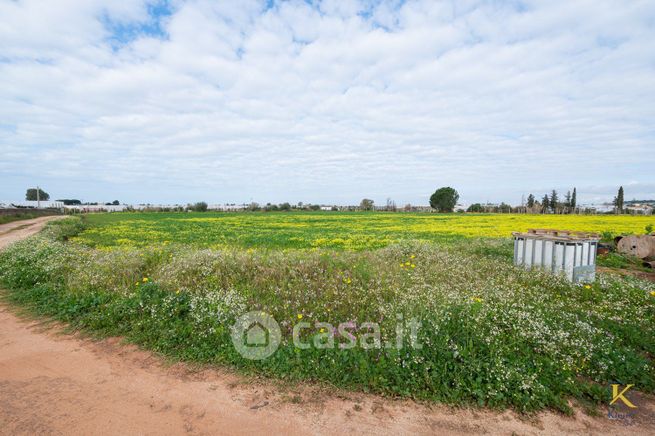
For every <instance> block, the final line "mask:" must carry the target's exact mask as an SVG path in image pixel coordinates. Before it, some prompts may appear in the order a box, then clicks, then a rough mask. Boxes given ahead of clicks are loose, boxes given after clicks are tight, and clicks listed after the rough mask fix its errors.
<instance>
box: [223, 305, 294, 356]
mask: <svg viewBox="0 0 655 436" xmlns="http://www.w3.org/2000/svg"><path fill="white" fill-rule="evenodd" d="M281 337H282V334H281V332H280V326H279V325H278V323H277V321H275V318H273V317H272V316H271V315H269V314H268V313H266V312H261V311H254V312H248V313H246V314H243V315H241V316H240V317H239V318H237V320H236V322H235V323H234V325H233V326H232V343H233V344H234V348H236V350H237V351H238V352H239V354H241V356H243V357H245V358H246V359H251V360H262V359H266V358H267V357H269V356H271V355H272V354H273V353H275V351H276V350H277V347H278V346H279V345H280V340H281Z"/></svg>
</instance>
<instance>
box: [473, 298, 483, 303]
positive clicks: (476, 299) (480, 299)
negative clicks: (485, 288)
mask: <svg viewBox="0 0 655 436" xmlns="http://www.w3.org/2000/svg"><path fill="white" fill-rule="evenodd" d="M471 300H473V301H475V302H476V303H482V298H480V297H471Z"/></svg>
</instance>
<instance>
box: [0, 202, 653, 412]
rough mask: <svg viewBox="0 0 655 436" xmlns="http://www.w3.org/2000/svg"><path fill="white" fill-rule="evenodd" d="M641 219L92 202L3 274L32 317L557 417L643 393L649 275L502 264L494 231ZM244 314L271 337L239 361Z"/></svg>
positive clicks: (370, 387) (285, 374) (21, 251)
mask: <svg viewBox="0 0 655 436" xmlns="http://www.w3.org/2000/svg"><path fill="white" fill-rule="evenodd" d="M646 221H647V220H645V219H644V218H641V217H639V218H635V217H609V216H588V217H587V216H582V217H579V216H563V217H559V216H507V215H505V216H499V215H479V216H478V215H476V216H460V215H428V214H425V215H420V214H407V215H405V214H376V213H370V214H367V213H361V214H333V213H317V214H311V213H307V214H305V213H299V214H285V213H279V214H265V213H258V214H194V213H188V214H104V215H93V216H90V217H89V218H88V219H87V220H86V222H83V221H82V220H80V219H79V218H70V219H67V220H64V221H61V222H56V223H52V224H50V225H49V226H48V227H47V228H46V231H45V232H43V233H42V234H40V235H38V236H36V237H34V238H32V239H30V240H26V241H23V242H20V243H17V244H15V245H13V246H11V247H9V248H8V249H6V250H5V251H3V252H0V282H1V283H2V285H3V286H4V287H6V288H7V289H8V290H7V291H6V293H5V297H6V298H7V299H8V300H9V301H11V302H13V303H15V304H20V305H22V306H23V307H27V308H29V309H30V310H32V311H33V312H34V313H37V314H40V315H45V316H49V317H52V318H54V319H57V320H61V321H65V322H67V323H69V324H70V325H71V327H72V328H73V329H79V330H82V331H86V332H91V333H93V334H96V335H99V336H115V335H121V336H124V337H125V338H127V339H128V340H129V341H132V342H134V343H137V344H140V345H142V346H144V347H147V348H149V349H152V350H155V351H157V352H160V353H162V354H164V355H167V356H171V357H173V358H175V359H182V360H187V361H193V362H201V363H209V364H218V365H224V366H229V367H233V368H237V369H239V370H241V371H245V372H255V373H259V374H264V375H270V376H274V377H277V378H282V379H287V380H313V381H320V382H325V383H329V384H332V385H336V386H339V387H345V388H349V389H360V390H366V391H373V392H377V393H382V394H387V395H399V396H408V397H413V398H418V399H424V400H430V401H440V402H444V403H448V404H456V405H468V404H475V405H484V406H489V407H496V408H503V407H513V408H515V409H517V410H521V411H532V410H538V409H542V408H547V407H548V408H555V409H558V410H561V411H564V412H570V411H571V408H570V405H569V400H574V401H576V402H578V403H581V404H584V405H591V406H593V405H596V404H601V403H604V402H606V400H607V399H608V395H609V391H608V389H607V385H608V384H609V383H622V384H634V385H635V388H636V389H639V390H641V391H643V392H651V393H652V392H655V375H654V374H655V372H654V367H653V365H654V362H653V356H655V336H654V335H653V334H652V332H653V331H654V329H655V284H653V283H649V282H645V281H640V280H638V279H635V278H631V277H621V276H614V275H602V274H601V275H599V278H598V279H597V281H596V282H594V283H589V284H580V285H574V284H571V283H568V282H567V281H565V280H564V279H562V278H560V277H555V276H552V275H549V274H546V273H541V272H536V271H525V270H523V269H521V268H517V267H514V266H513V265H512V262H511V256H512V248H511V247H512V245H511V241H510V240H509V239H507V236H508V235H509V233H510V231H512V230H525V229H527V228H529V227H551V228H552V227H565V228H569V229H579V230H596V231H601V232H609V233H622V232H630V231H637V232H642V231H643V228H644V226H645V225H646V224H647V222H646ZM481 236H482V237H483V238H480V237H481ZM499 236H500V237H501V238H498V237H499ZM373 248H375V249H373ZM251 310H261V311H265V312H267V313H269V314H271V315H272V316H273V317H274V318H275V319H276V320H277V321H278V322H279V323H280V327H281V329H282V335H283V342H282V345H281V347H280V349H278V351H277V352H276V353H275V354H274V355H273V356H271V357H270V358H268V359H265V360H262V361H252V360H246V359H244V358H242V357H241V356H240V355H239V354H238V353H237V352H236V350H235V349H234V347H233V345H232V342H231V338H230V331H229V328H230V326H231V325H232V324H233V323H234V321H235V319H236V317H238V316H239V315H241V314H243V313H245V312H248V311H251ZM399 315H402V317H403V318H404V319H409V318H412V317H415V318H417V319H419V320H420V321H421V322H422V327H421V329H420V330H419V337H418V339H419V343H421V344H422V345H423V347H422V348H421V349H418V348H411V347H405V348H402V349H400V350H398V349H393V348H382V349H369V350H367V349H363V348H360V347H357V348H354V349H348V350H341V349H339V348H338V347H335V348H331V349H316V348H310V349H299V348H296V347H295V346H294V345H293V343H292V341H291V332H292V328H293V325H294V323H296V322H297V321H298V320H300V319H302V320H303V321H309V322H310V323H312V324H313V323H314V322H316V321H320V322H329V323H331V324H333V325H338V324H339V323H341V322H344V321H351V322H353V323H355V324H356V325H357V326H361V324H362V323H363V322H369V321H370V322H377V323H379V324H380V326H381V334H382V339H383V341H385V340H391V339H392V338H393V337H395V331H394V329H395V326H396V322H397V319H398V316H399ZM318 333H319V329H318V327H317V328H316V329H315V330H309V331H307V332H306V334H307V335H308V337H311V336H313V335H316V334H318ZM344 339H345V338H344V337H341V336H340V335H339V334H337V335H336V336H335V340H336V342H337V343H339V342H340V341H343V340H344Z"/></svg>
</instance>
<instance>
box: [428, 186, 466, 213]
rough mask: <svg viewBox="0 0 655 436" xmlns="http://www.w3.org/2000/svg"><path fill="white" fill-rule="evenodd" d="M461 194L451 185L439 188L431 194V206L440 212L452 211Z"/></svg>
mask: <svg viewBox="0 0 655 436" xmlns="http://www.w3.org/2000/svg"><path fill="white" fill-rule="evenodd" d="M457 200H459V194H458V193H457V191H456V190H454V189H453V188H451V187H450V186H446V187H444V188H439V189H437V190H436V191H434V194H432V195H431V196H430V206H431V207H432V209H435V210H437V211H439V212H452V211H453V209H454V208H455V205H456V204H457Z"/></svg>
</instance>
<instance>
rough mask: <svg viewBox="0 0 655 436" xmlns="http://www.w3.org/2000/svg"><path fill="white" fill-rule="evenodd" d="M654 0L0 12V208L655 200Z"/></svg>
mask: <svg viewBox="0 0 655 436" xmlns="http://www.w3.org/2000/svg"><path fill="white" fill-rule="evenodd" d="M654 164H655V3H654V2H653V1H652V0H645V1H638V0H634V1H633V0H631V1H602V0H589V1H585V0H575V1H571V0H563V1H555V0H544V1H535V2H530V1H526V2H523V1H432V0H425V1H389V2H385V1H381V2H377V1H375V2H371V1H346V0H343V1H322V2H321V1H316V2H302V1H289V2H272V1H268V2H265V1H246V0H239V1H225V2H222V1H202V0H198V1H177V0H171V1H137V0H134V1H126V0H111V1H109V0H105V1H100V0H57V1H52V0H26V1H21V0H19V1H12V0H0V181H1V183H0V200H21V199H23V196H24V191H25V189H26V188H27V187H29V186H34V185H37V184H39V185H40V186H41V187H43V188H45V190H46V191H48V192H50V193H51V194H52V196H53V198H62V197H63V198H80V199H83V200H85V201H111V200H114V199H119V200H121V201H125V202H156V203H158V202H163V203H178V202H179V203H186V202H190V201H198V200H205V201H208V202H210V203H222V202H249V201H251V200H253V201H258V202H261V203H266V202H269V201H270V202H282V201H289V202H294V203H295V202H298V201H304V202H312V203H327V204H333V203H337V204H347V203H358V202H359V200H360V199H361V198H362V197H370V198H373V199H374V200H375V201H376V203H384V201H385V199H386V198H387V197H390V198H392V199H394V200H395V201H396V202H397V203H398V204H405V203H407V202H411V203H412V204H425V203H426V202H427V197H429V195H430V193H431V192H433V191H434V190H435V188H437V187H440V186H444V185H450V186H453V187H455V188H456V189H457V190H458V191H459V192H460V194H461V200H463V201H464V202H466V203H471V202H475V201H486V200H489V201H507V202H512V203H514V204H516V203H520V201H521V196H522V195H526V196H527V194H529V193H530V192H532V193H534V194H536V195H538V196H541V195H542V194H543V193H544V192H546V191H547V190H550V189H552V188H557V189H559V190H562V191H566V189H568V188H570V187H572V186H576V187H577V188H578V193H579V198H580V199H581V200H582V201H585V202H592V201H602V200H607V199H611V197H612V196H613V195H614V194H615V192H616V189H617V187H618V185H621V184H622V185H624V186H625V189H626V199H632V198H634V197H636V198H643V197H651V198H652V197H655V175H654V174H655V171H654V170H653V167H654Z"/></svg>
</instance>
